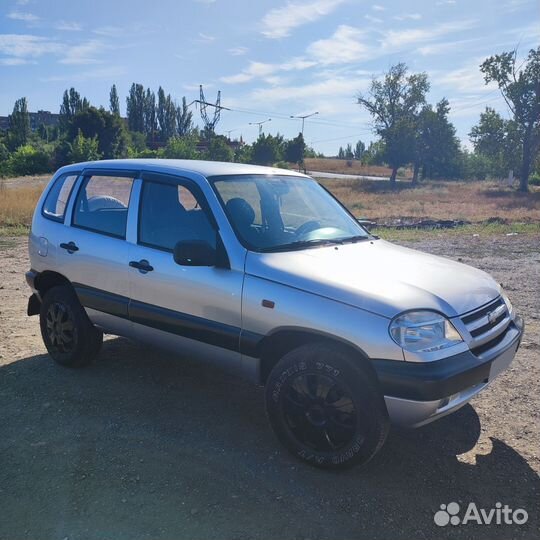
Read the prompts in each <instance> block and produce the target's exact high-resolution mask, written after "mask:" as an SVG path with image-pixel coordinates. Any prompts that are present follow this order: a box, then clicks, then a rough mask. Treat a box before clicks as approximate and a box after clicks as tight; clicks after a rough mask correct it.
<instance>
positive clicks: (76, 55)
mask: <svg viewBox="0 0 540 540" xmlns="http://www.w3.org/2000/svg"><path fill="white" fill-rule="evenodd" d="M105 48H106V47H105V45H104V44H103V42H102V41H99V40H97V39H91V40H89V41H86V42H84V43H80V44H79V45H73V46H72V47H69V48H68V49H67V51H66V54H65V55H64V57H63V58H62V59H61V60H60V63H61V64H77V65H81V64H97V63H99V62H100V60H98V59H97V58H96V57H97V56H98V55H99V53H101V52H103V50H105Z"/></svg>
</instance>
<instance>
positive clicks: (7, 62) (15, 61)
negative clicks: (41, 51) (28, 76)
mask: <svg viewBox="0 0 540 540" xmlns="http://www.w3.org/2000/svg"><path fill="white" fill-rule="evenodd" d="M29 63H30V61H29V60H26V59H25V58H17V57H15V56H12V57H9V58H0V64H1V65H3V66H22V65H24V64H29Z"/></svg>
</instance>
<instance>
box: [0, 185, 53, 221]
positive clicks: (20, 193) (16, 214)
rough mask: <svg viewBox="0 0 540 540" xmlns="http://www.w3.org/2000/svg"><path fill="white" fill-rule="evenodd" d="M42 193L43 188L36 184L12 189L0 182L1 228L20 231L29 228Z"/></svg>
mask: <svg viewBox="0 0 540 540" xmlns="http://www.w3.org/2000/svg"><path fill="white" fill-rule="evenodd" d="M42 191H43V186H42V185H36V184H35V183H34V184H33V185H32V184H31V185H21V186H19V187H16V188H12V187H7V186H6V184H5V183H4V182H3V181H0V227H2V229H10V228H13V229H20V227H21V226H29V225H30V223H31V221H32V214H33V213H34V208H35V206H36V203H37V200H38V199H39V196H40V195H41V192H42ZM14 232H16V231H15V230H14Z"/></svg>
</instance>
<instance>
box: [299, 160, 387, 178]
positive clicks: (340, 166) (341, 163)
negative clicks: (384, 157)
mask: <svg viewBox="0 0 540 540" xmlns="http://www.w3.org/2000/svg"><path fill="white" fill-rule="evenodd" d="M348 163H349V164H350V166H349V165H348ZM305 165H306V169H307V170H308V171H317V172H330V173H340V174H357V175H358V176H390V174H391V172H392V170H391V169H389V168H388V167H380V166H378V165H362V164H361V163H360V162H359V161H357V160H355V159H353V160H350V161H347V160H345V159H330V158H307V159H306V161H305Z"/></svg>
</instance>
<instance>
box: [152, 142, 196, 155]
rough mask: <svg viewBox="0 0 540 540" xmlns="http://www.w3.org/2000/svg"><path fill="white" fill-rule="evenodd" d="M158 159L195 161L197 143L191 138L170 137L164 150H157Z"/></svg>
mask: <svg viewBox="0 0 540 540" xmlns="http://www.w3.org/2000/svg"><path fill="white" fill-rule="evenodd" d="M158 157H162V158H167V159H197V158H198V157H199V152H197V143H196V141H195V139H194V138H193V137H172V138H170V139H169V141H168V142H167V146H166V147H165V148H160V149H159V150H158Z"/></svg>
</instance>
